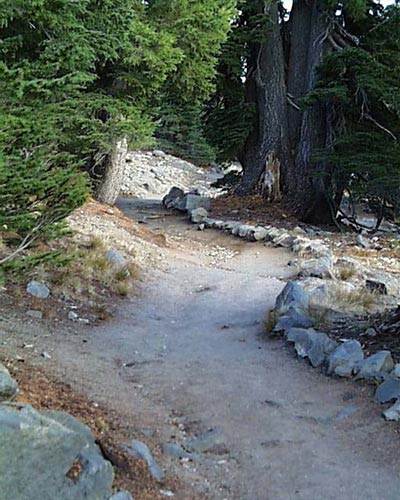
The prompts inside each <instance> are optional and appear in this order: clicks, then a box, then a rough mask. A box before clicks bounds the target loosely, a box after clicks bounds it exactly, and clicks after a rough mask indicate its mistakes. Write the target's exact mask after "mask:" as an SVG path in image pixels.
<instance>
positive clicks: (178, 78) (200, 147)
mask: <svg viewBox="0 0 400 500" xmlns="http://www.w3.org/2000/svg"><path fill="white" fill-rule="evenodd" d="M235 3H236V2H235V1H234V0H200V1H199V0H184V1H181V2H173V1H165V0H158V1H154V2H152V7H151V14H152V15H153V16H154V17H160V18H162V20H163V23H164V25H165V24H166V25H168V29H169V32H170V33H172V34H173V35H174V36H175V38H176V45H177V47H178V48H179V50H180V53H181V60H180V62H179V63H178V64H177V66H176V69H175V70H174V71H173V72H172V73H171V74H170V76H169V78H168V79H167V80H166V82H165V84H164V85H163V87H162V92H161V93H160V95H159V99H158V111H157V116H158V117H159V119H160V123H159V127H158V129H157V134H156V135H157V139H158V142H159V144H160V145H161V146H162V147H163V148H164V149H166V150H167V151H170V152H172V153H175V154H178V155H180V156H184V157H186V158H188V159H191V160H194V161H196V162H198V163H209V162H210V161H213V159H214V152H213V150H212V148H211V147H210V145H209V144H208V143H207V140H206V138H205V136H204V133H203V126H204V116H203V112H202V107H203V104H204V102H205V101H206V100H207V99H208V98H209V96H210V94H211V93H212V92H213V91H214V89H215V81H214V77H215V72H216V65H217V62H218V55H219V53H220V50H221V47H222V44H223V43H224V42H225V40H226V37H227V33H228V31H229V28H230V21H231V19H233V17H234V15H235V9H234V5H235Z"/></svg>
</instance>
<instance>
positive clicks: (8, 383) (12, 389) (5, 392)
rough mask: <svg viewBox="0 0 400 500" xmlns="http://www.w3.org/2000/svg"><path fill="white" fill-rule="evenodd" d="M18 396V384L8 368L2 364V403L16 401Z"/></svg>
mask: <svg viewBox="0 0 400 500" xmlns="http://www.w3.org/2000/svg"><path fill="white" fill-rule="evenodd" d="M17 394H18V385H17V382H16V381H15V380H14V379H13V378H12V377H11V375H10V372H9V371H8V370H7V368H6V367H5V366H4V365H2V364H1V363H0V401H8V400H10V399H14V398H15V397H16V396H17Z"/></svg>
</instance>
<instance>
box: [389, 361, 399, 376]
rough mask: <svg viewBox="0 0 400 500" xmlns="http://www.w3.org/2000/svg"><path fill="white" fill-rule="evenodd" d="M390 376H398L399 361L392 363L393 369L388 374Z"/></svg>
mask: <svg viewBox="0 0 400 500" xmlns="http://www.w3.org/2000/svg"><path fill="white" fill-rule="evenodd" d="M390 375H391V376H392V377H396V378H400V363H396V364H395V365H394V368H393V371H392V372H391V374H390Z"/></svg>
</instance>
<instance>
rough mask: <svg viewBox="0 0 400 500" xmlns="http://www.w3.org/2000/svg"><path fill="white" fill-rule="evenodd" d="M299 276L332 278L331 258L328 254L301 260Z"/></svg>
mask: <svg viewBox="0 0 400 500" xmlns="http://www.w3.org/2000/svg"><path fill="white" fill-rule="evenodd" d="M300 276H303V277H313V278H321V279H334V275H333V271H332V259H331V258H330V257H329V256H325V257H320V258H319V259H313V260H309V261H306V262H303V263H302V264H301V266H300Z"/></svg>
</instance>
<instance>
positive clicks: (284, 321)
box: [273, 310, 313, 333]
mask: <svg viewBox="0 0 400 500" xmlns="http://www.w3.org/2000/svg"><path fill="white" fill-rule="evenodd" d="M312 326H313V321H312V320H311V319H310V318H308V317H307V316H305V315H304V314H300V313H298V312H296V311H291V310H289V311H288V312H287V313H286V314H285V316H281V317H280V318H279V319H278V321H277V323H276V325H275V326H274V329H273V332H275V333H280V332H286V331H288V330H290V329H291V328H311V327H312Z"/></svg>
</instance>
